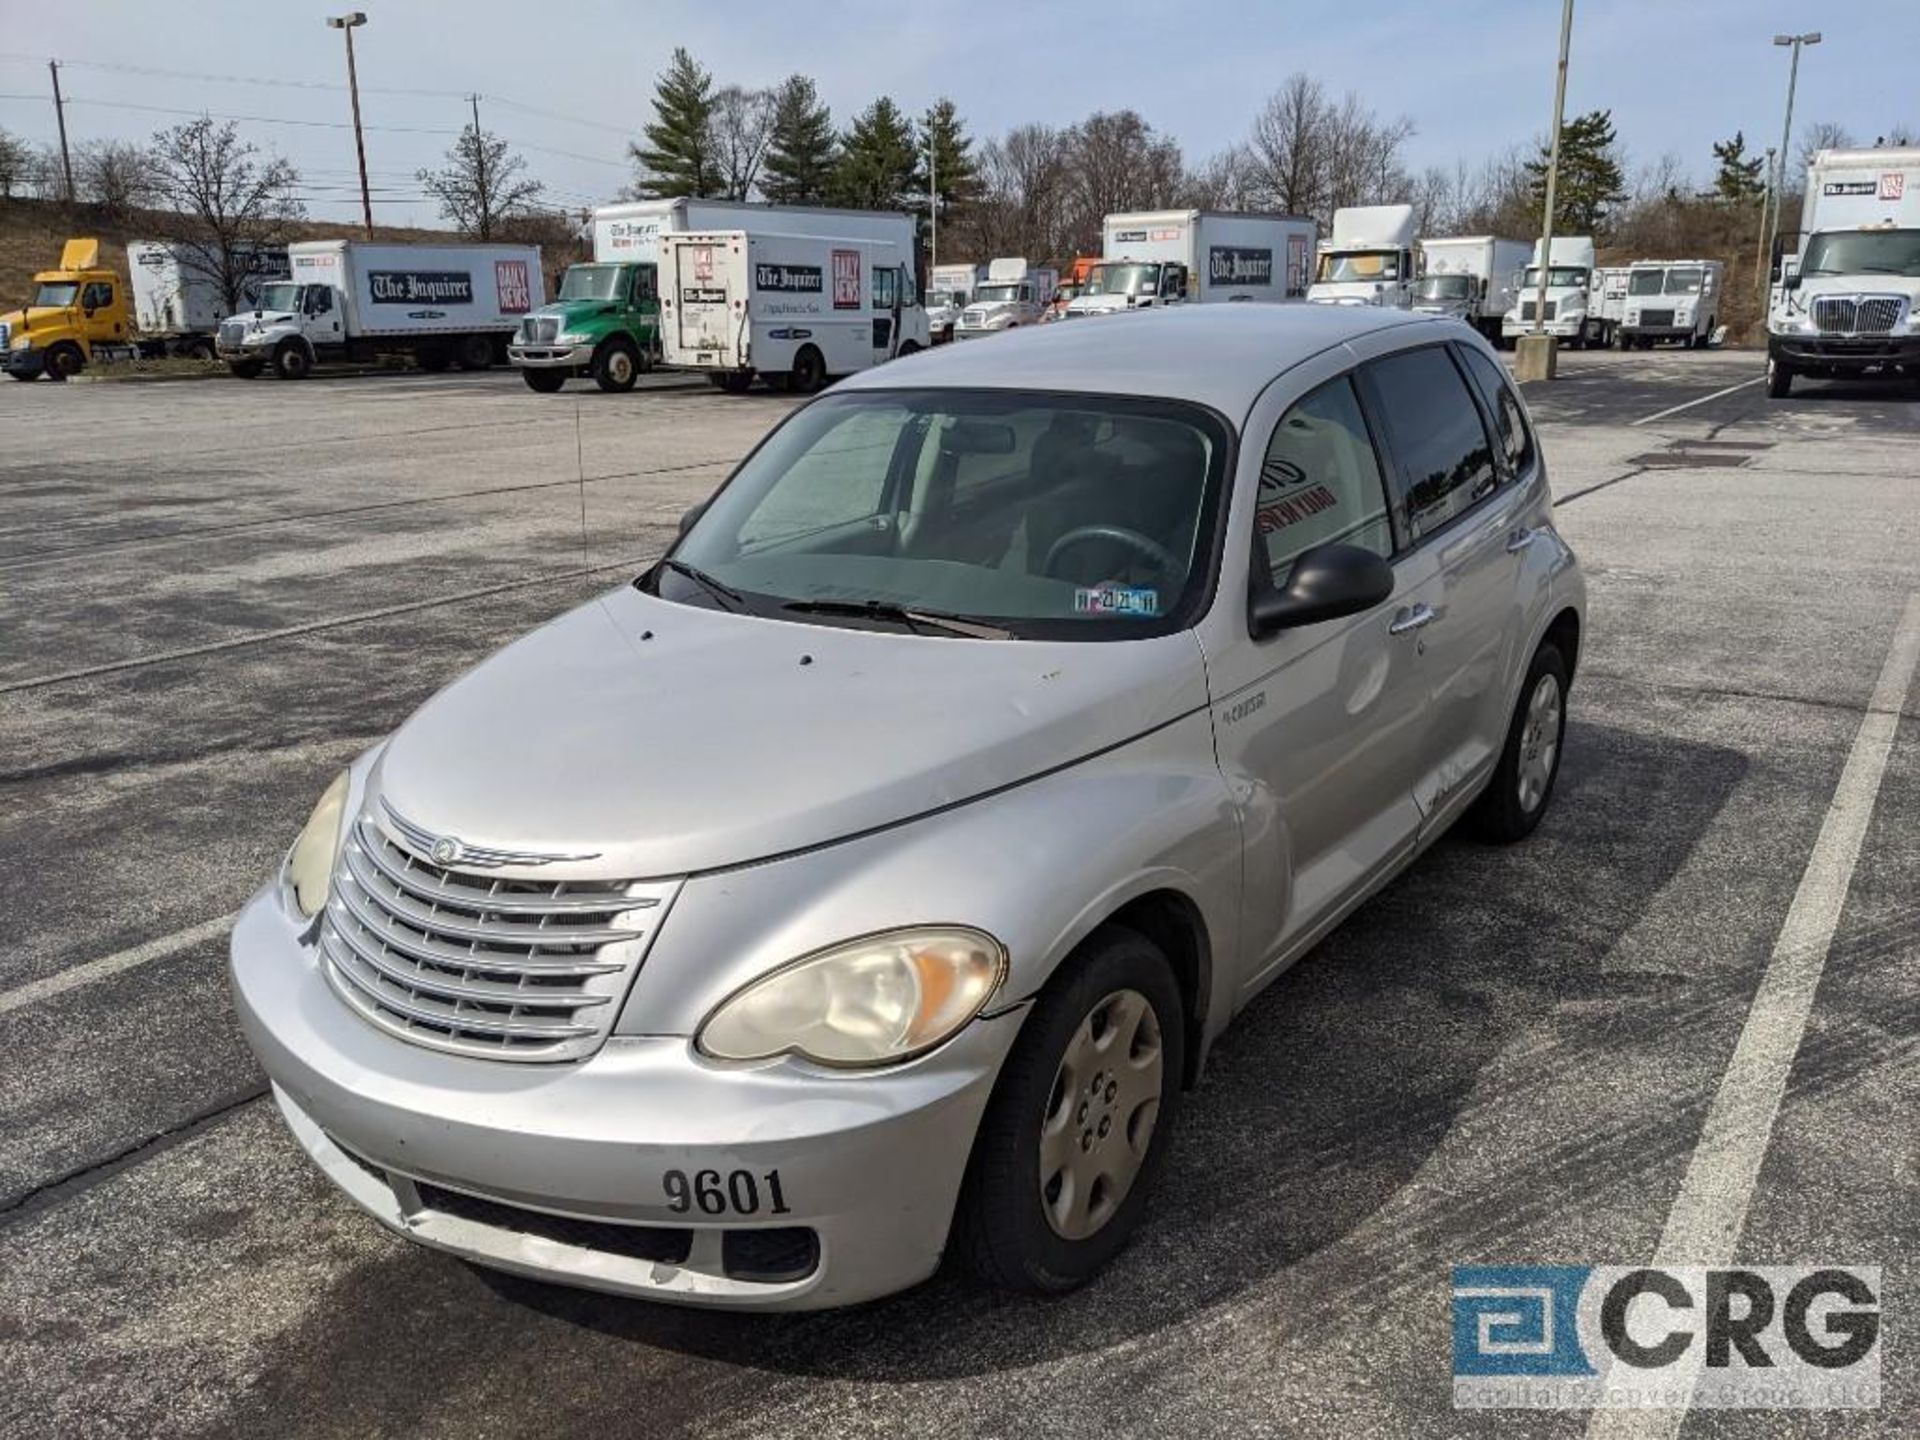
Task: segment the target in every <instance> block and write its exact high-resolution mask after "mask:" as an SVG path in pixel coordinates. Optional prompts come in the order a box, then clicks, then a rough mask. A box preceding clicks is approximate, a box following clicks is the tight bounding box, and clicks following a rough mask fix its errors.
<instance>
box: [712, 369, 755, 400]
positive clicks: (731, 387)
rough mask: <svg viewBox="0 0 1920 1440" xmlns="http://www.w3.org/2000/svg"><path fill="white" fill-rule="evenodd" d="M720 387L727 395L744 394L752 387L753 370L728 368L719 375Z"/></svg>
mask: <svg viewBox="0 0 1920 1440" xmlns="http://www.w3.org/2000/svg"><path fill="white" fill-rule="evenodd" d="M720 388H721V389H722V390H724V391H726V392H727V394H729V395H744V394H746V393H747V391H749V390H751V389H752V388H753V372H752V371H751V370H730V371H728V372H727V373H726V374H725V375H722V376H721V377H720Z"/></svg>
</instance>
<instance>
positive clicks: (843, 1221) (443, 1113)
mask: <svg viewBox="0 0 1920 1440" xmlns="http://www.w3.org/2000/svg"><path fill="white" fill-rule="evenodd" d="M231 978H232V982H233V991H234V1000H235V1009H236V1010H237V1012H238V1014H239V1017H240V1024H241V1028H242V1029H243V1030H244V1032H245V1034H246V1037H247V1041H248V1043H249V1044H250V1045H251V1046H252V1048H253V1050H254V1053H255V1054H256V1055H257V1056H258V1057H259V1059H260V1062H261V1064H262V1065H263V1066H264V1067H265V1068H266V1071H267V1073H268V1075H269V1076H270V1077H271V1079H272V1081H273V1084H274V1090H275V1096H276V1099H277V1100H278V1101H279V1103H280V1107H281V1110H282V1112H283V1114H284V1115H285V1117H286V1119H287V1123H288V1126H289V1128H290V1129H291V1130H292V1131H293V1134H294V1136H295V1138H296V1139H297V1140H299V1142H300V1144H301V1146H302V1147H303V1148H304V1149H305V1150H306V1151H307V1153H308V1154H309V1155H310V1156H311V1157H312V1158H313V1159H314V1161H315V1162H316V1163H317V1164H318V1165H319V1166H320V1168H321V1169H322V1170H323V1171H324V1172H325V1173H326V1174H327V1175H328V1176H329V1177H330V1178H331V1179H332V1180H333V1181H334V1182H335V1184H337V1185H338V1186H339V1187H340V1189H342V1190H343V1191H345V1192H346V1194H347V1195H348V1196H349V1198H351V1199H353V1200H354V1201H355V1202H356V1203H358V1204H359V1205H360V1206H361V1207H362V1208H363V1209H365V1210H366V1211H367V1212H368V1213H370V1214H371V1215H373V1217H374V1218H375V1219H377V1220H379V1221H380V1222H381V1223H382V1224H383V1225H386V1226H387V1227H388V1228H389V1229H392V1230H394V1231H397V1232H398V1233H399V1234H401V1235H404V1236H405V1237H407V1238H408V1239H410V1240H414V1241H417V1242H419V1243H421V1244H423V1245H428V1246H432V1247H434V1248H436V1249H440V1250H447V1251H450V1252H452V1253H454V1254H457V1255H461V1256H464V1257H466V1258H467V1259H470V1260H473V1261H476V1262H478V1263H480V1264H484V1265H489V1266H493V1267H496V1268H499V1269H503V1270H510V1271H515V1272H517V1273H520V1274H524V1275H531V1276H536V1277H539V1278H542V1279H547V1280H554V1281H559V1282H562V1283H567V1284H573V1285H580V1286H585V1287H587V1288H590V1289H597V1290H606V1291H611V1292H614V1293H617V1294H623V1295H633V1296H643V1297H646V1298H650V1299H656V1300H665V1301H672V1302H676V1303H680V1304H688V1305H707V1306H715V1307H728V1308H735V1309H756V1310H799V1309H816V1308H822V1307H826V1306H832V1305H844V1304H851V1303H853V1302H856V1301H860V1300H866V1299H870V1298H873V1297H875V1296H878V1295H884V1294H887V1293H890V1292H892V1291H895V1290H899V1289H903V1288H905V1287H906V1286H909V1285H912V1284H914V1283H916V1282H917V1281H919V1280H922V1279H924V1278H925V1277H926V1276H928V1275H930V1274H932V1273H933V1271H934V1269H935V1268H936V1266H937V1265H938V1264H939V1261H940V1254H941V1251H942V1249H943V1248H944V1246H945V1243H946V1237H947V1229H948V1226H949V1224H950V1222H951V1220H952V1216H953V1208H954V1202H955V1200H956V1198H957V1196H958V1194H959V1189H960V1182H961V1179H962V1177H963V1175H964V1173H965V1170H966V1164H967V1158H968V1154H969V1151H970V1149H971V1147H972V1143H973V1136H974V1133H975V1131H976V1129H977V1128H978V1125H979V1120H980V1115H981V1112H982V1110H983V1109H984V1107H985V1105H986V1101H987V1097H988V1095H989V1094H990V1093H991V1090H992V1087H993V1083H994V1079H995V1077H996V1076H997V1075H998V1073H999V1068H1000V1064H1001V1061H1002V1060H1003V1059H1004V1058H1005V1055H1006V1053H1007V1050H1008V1048H1009V1047H1010V1046H1011V1044H1012V1042H1013V1039H1014V1036H1015V1035H1016V1034H1017V1033H1018V1030H1019V1026H1020V1022H1021V1018H1022V1014H1023V1013H1024V1011H1023V1010H1015V1011H1012V1012H1008V1013H1003V1014H1001V1015H999V1016H997V1017H996V1018H993V1019H987V1020H976V1021H975V1022H974V1023H973V1024H971V1025H969V1026H968V1027H967V1028H966V1029H964V1030H963V1031H961V1032H960V1034H959V1035H957V1036H956V1037H955V1038H954V1039H953V1040H952V1041H950V1042H949V1043H948V1044H947V1045H945V1046H943V1047H941V1048H940V1049H938V1050H936V1051H934V1052H933V1053H932V1054H930V1055H927V1056H925V1057H923V1058H922V1059H920V1060H917V1061H914V1062H912V1063H910V1064H907V1065H903V1066H900V1067H899V1068H897V1069H895V1070H891V1071H888V1072H886V1073H884V1074H868V1075H849V1074H835V1073H832V1072H828V1071H824V1070H821V1069H818V1068H816V1067H812V1066H808V1065H804V1064H801V1063H797V1062H794V1061H792V1060H791V1059H788V1060H781V1061H773V1062H764V1063H760V1064H755V1065H745V1066H739V1065H735V1066H721V1065H716V1064H712V1063H710V1062H707V1061H705V1060H703V1059H702V1058H701V1057H700V1056H699V1055H698V1054H697V1053H696V1052H695V1050H694V1048H693V1046H692V1044H691V1042H690V1041H689V1040H688V1039H687V1038H686V1037H684V1036H670V1035H636V1036H614V1037H613V1038H611V1039H609V1040H608V1041H607V1043H606V1045H605V1046H604V1047H603V1048H602V1049H601V1050H600V1051H599V1052H597V1053H596V1054H594V1055H593V1056H591V1057H590V1058H588V1059H586V1060H583V1061H579V1062H575V1063H568V1064H553V1065H547V1064H529V1063H513V1062H507V1061H493V1060H483V1059H469V1058H466V1057H463V1056H457V1055H450V1054H445V1053H441V1052H438V1051H434V1050H429V1049H426V1048H424V1047H421V1046H417V1045H411V1044H408V1043H407V1042H405V1041H402V1040H398V1039H395V1038H394V1037H392V1036H390V1035H387V1034H385V1033H384V1032H382V1031H380V1030H377V1029H375V1028H374V1027H373V1026H372V1025H369V1024H368V1023H367V1022H366V1021H364V1020H362V1019H361V1018H360V1017H359V1016H358V1015H356V1014H354V1013H353V1012H352V1011H350V1010H349V1009H348V1008H347V1007H346V1006H345V1005H344V1004H343V1003H342V1002H341V1001H340V1000H339V999H338V998H337V997H336V996H335V995H334V994H333V991H332V989H331V988H330V986H329V985H328V983H327V981H326V980H325V978H324V977H323V976H322V975H321V973H320V971H319V969H318V967H317V965H316V963H315V951H314V948H313V946H312V945H311V943H307V942H306V941H304V940H303V938H302V932H301V931H300V930H299V929H298V928H297V927H296V926H295V924H294V921H293V919H292V917H290V916H289V915H288V914H287V912H286V910H285V909H284V908H283V906H282V904H281V902H280V898H279V895H278V892H277V889H276V887H274V886H268V887H267V888H266V889H264V890H262V891H261V892H260V893H259V894H257V895H256V896H255V897H254V898H253V900H252V901H251V902H250V903H249V904H248V906H247V908H246V909H245V910H244V911H243V912H242V914H241V917H240V920H239V923H238V924H237V925H236V926H235V928H234V933H233V943H232V952H231ZM668 1172H678V1174H679V1175H680V1176H682V1177H685V1180H686V1181H687V1182H697V1181H698V1179H699V1178H700V1177H702V1176H710V1177H712V1178H711V1182H710V1183H709V1184H708V1185H707V1186H706V1187H704V1189H705V1193H706V1194H707V1195H708V1196H709V1198H715V1197H718V1198H720V1199H721V1201H722V1203H721V1209H720V1210H719V1211H714V1210H704V1212H703V1209H701V1208H691V1207H689V1208H687V1209H681V1210H676V1209H675V1208H674V1205H673V1199H672V1196H671V1194H670V1193H669V1190H668V1185H669V1181H668V1179H667V1176H668ZM775 1175H777V1177H778V1181H777V1184H778V1191H777V1192H776V1191H775V1190H774V1188H773V1186H774V1184H775V1181H774V1180H773V1179H772V1177H773V1176H775ZM736 1176H745V1177H748V1179H747V1180H738V1181H736V1180H735V1178H734V1177H736ZM749 1181H750V1182H751V1183H750V1184H749ZM736 1185H737V1186H738V1193H737V1194H734V1193H732V1191H733V1187H734V1186H736ZM436 1187H438V1190H437V1192H436ZM448 1192H452V1193H451V1194H449V1193H448ZM749 1193H751V1195H752V1197H753V1200H754V1204H755V1207H756V1208H755V1211H754V1212H753V1213H751V1214H748V1213H743V1212H742V1211H741V1210H739V1209H737V1208H736V1205H737V1203H738V1202H739V1201H741V1200H743V1199H744V1198H746V1197H747V1196H748V1194H749ZM776 1193H777V1194H778V1196H779V1197H780V1203H781V1206H782V1208H780V1209H779V1210H777V1211H776V1210H775V1209H774V1208H773V1197H774V1195H775V1194H776ZM471 1197H477V1198H478V1204H477V1205H476V1204H474V1203H472V1199H471ZM529 1211H531V1212H536V1213H535V1214H533V1215H532V1216H531V1217H528V1216H526V1215H525V1212H529ZM516 1214H518V1216H519V1218H518V1219H516ZM554 1217H566V1218H563V1219H561V1220H560V1221H559V1222H558V1225H557V1226H556V1224H555V1223H551V1222H553V1221H554ZM570 1221H582V1222H586V1223H585V1224H584V1225H573V1224H570ZM632 1227H648V1231H647V1233H646V1235H645V1236H644V1237H643V1238H645V1239H646V1240H647V1241H648V1244H646V1245H640V1246H634V1245H627V1244H604V1243H599V1242H597V1241H596V1240H595V1238H594V1237H595V1236H596V1235H599V1236H605V1235H607V1234H609V1233H611V1234H615V1235H620V1236H629V1235H635V1234H636V1233H637V1232H636V1230H635V1229H634V1228H632ZM748 1230H753V1231H761V1232H773V1231H781V1232H783V1236H795V1235H799V1236H804V1235H805V1233H806V1232H811V1236H812V1237H813V1238H812V1244H813V1246H814V1249H813V1250H812V1251H811V1252H810V1255H811V1268H810V1269H806V1270H805V1272H804V1273H798V1272H797V1271H796V1270H793V1269H791V1268H790V1269H789V1270H788V1271H787V1272H786V1273H782V1274H779V1275H777V1276H774V1277H772V1278H768V1277H767V1276H766V1275H764V1274H760V1273H756V1271H755V1269H754V1267H753V1266H752V1265H745V1266H743V1265H741V1264H739V1263H736V1261H737V1256H736V1255H735V1254H733V1253H732V1252H733V1247H734V1246H735V1244H736V1242H739V1240H740V1235H739V1232H741V1231H748ZM661 1232H665V1233H661ZM729 1234H732V1235H733V1236H734V1239H733V1240H729V1239H728V1238H727V1237H728V1236H729ZM755 1238H756V1239H767V1238H773V1237H771V1235H770V1234H768V1235H762V1236H758V1237H755ZM654 1239H659V1240H661V1241H662V1245H661V1246H651V1242H652V1241H653V1240H654ZM650 1247H651V1249H650ZM636 1249H640V1250H649V1249H650V1254H651V1258H643V1257H641V1256H639V1255H636V1254H635V1253H634V1252H635V1250H636ZM663 1250H664V1251H665V1252H671V1253H670V1255H669V1258H665V1259H663V1258H659V1256H660V1253H662V1251H663ZM741 1250H742V1252H743V1253H744V1252H745V1250H746V1246H745V1245H744V1244H742V1245H741ZM800 1253H801V1254H802V1257H803V1258H802V1261H801V1263H802V1264H805V1263H806V1260H807V1257H808V1254H809V1252H807V1251H806V1249H805V1242H804V1241H803V1243H802V1248H801V1252H800Z"/></svg>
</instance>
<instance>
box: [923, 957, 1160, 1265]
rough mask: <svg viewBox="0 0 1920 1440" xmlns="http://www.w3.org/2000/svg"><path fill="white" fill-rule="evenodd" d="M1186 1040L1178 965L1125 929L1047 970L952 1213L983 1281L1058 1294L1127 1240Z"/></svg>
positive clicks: (1155, 1159)
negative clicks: (1052, 973) (1047, 978)
mask: <svg viewBox="0 0 1920 1440" xmlns="http://www.w3.org/2000/svg"><path fill="white" fill-rule="evenodd" d="M1185 1034H1186V1032H1185V1027H1184V1011H1183V1009H1182V1006H1181V1003H1180V991H1179V987H1178V986H1177V985H1176V984H1175V983H1174V978H1173V971H1172V968H1171V967H1170V966H1169V965H1168V963H1167V958H1166V956H1165V954H1163V953H1162V952H1161V950H1160V948H1159V947H1158V946H1157V945H1155V944H1154V943H1153V942H1152V941H1150V940H1148V939H1147V938H1146V937H1145V936H1143V935H1140V934H1138V933H1137V932H1135V931H1133V930H1129V929H1126V928H1125V927H1123V926H1119V925H1107V926H1103V927H1102V928H1101V929H1099V930H1097V931H1095V932H1094V934H1093V935H1092V936H1091V937H1089V938H1088V940H1087V941H1086V942H1085V943H1084V944H1083V945H1082V946H1081V948H1080V949H1079V950H1078V951H1077V952H1076V953H1075V955H1074V956H1073V957H1072V958H1070V959H1069V960H1068V961H1067V962H1066V964H1065V965H1064V966H1063V967H1062V968H1061V970H1060V972H1059V973H1058V974H1057V975H1055V977H1054V978H1053V980H1052V982H1051V983H1050V984H1049V985H1048V986H1047V989H1046V991H1045V992H1044V993H1043V994H1042V995H1041V997H1040V999H1039V1001H1038V1002H1037V1003H1036V1004H1035V1005H1034V1008H1033V1013H1032V1014H1031V1015H1029V1016H1028V1017H1027V1019H1026V1023H1025V1024H1024V1025H1023V1026H1022V1027H1021V1031H1020V1037H1019V1039H1018V1040H1016V1041H1015V1042H1014V1048H1013V1053H1012V1054H1011V1055H1009V1056H1008V1057H1007V1062H1006V1065H1005V1067H1004V1068H1003V1069H1002V1070H1001V1073H1000V1078H999V1080H998V1082H997V1083H996V1084H995V1086H994V1092H993V1098H992V1099H991V1100H990V1101H989V1102H988V1104H987V1111H986V1115H985V1116H984V1117H983V1118H982V1120H981V1122H980V1131H979V1134H978V1135H977V1136H976V1137H975V1139H974V1144H973V1155H972V1157H971V1159H970V1160H969V1162H968V1167H967V1178H966V1182H965V1184H964V1185H963V1186H962V1189H961V1196H960V1205H959V1210H958V1212H957V1213H956V1215H955V1217H954V1233H955V1238H956V1247H957V1249H958V1252H959V1253H960V1254H961V1255H962V1256H964V1257H965V1260H966V1263H967V1264H968V1265H969V1267H970V1268H971V1269H972V1270H973V1271H974V1272H975V1274H977V1275H978V1276H979V1277H980V1278H981V1279H982V1280H985V1281H986V1282H987V1283H989V1284H992V1285H997V1286H1001V1287H1004V1288H1006V1289H1010V1290H1023V1291H1027V1292H1028V1293H1031V1294H1057V1293H1059V1292H1061V1291H1065V1290H1071V1289H1072V1288H1074V1287H1075V1286H1076V1285H1080V1284H1083V1283H1084V1282H1085V1281H1087V1280H1089V1279H1091V1278H1092V1277H1093V1276H1094V1275H1095V1274H1096V1273H1097V1272H1098V1271H1099V1270H1100V1268H1101V1267H1102V1266H1104V1265H1105V1264H1106V1263H1107V1262H1108V1261H1109V1260H1111V1259H1112V1258H1113V1257H1114V1255H1115V1254H1117V1253H1118V1252H1119V1250H1120V1248H1121V1247H1122V1246H1123V1245H1125V1244H1126V1242H1127V1239H1128V1237H1129V1236H1130V1235H1131V1234H1132V1233H1133V1231H1134V1229H1135V1227H1136V1226H1138V1224H1139V1223H1140V1217H1141V1215H1142V1213H1143V1211H1144V1209H1145V1207H1146V1203H1147V1195H1148V1192H1149V1190H1150V1189H1151V1188H1152V1183H1153V1179H1154V1176H1155V1175H1156V1174H1157V1173H1158V1171H1159V1169H1160V1166H1161V1164H1162V1163H1163V1162H1164V1161H1165V1158H1166V1153H1167V1146H1168V1140H1169V1137H1170V1134H1171V1131H1172V1128H1173V1120H1174V1116H1175V1113H1176V1111H1177V1110H1178V1108H1179V1101H1180V1086H1181V1076H1182V1073H1183V1071H1182V1066H1183V1065H1184V1063H1185V1055H1186V1043H1185Z"/></svg>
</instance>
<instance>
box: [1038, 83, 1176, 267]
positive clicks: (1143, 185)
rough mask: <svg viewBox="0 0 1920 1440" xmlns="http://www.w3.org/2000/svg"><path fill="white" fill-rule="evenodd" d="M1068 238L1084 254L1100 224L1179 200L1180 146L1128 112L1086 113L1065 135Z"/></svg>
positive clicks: (1092, 249) (1096, 241)
mask: <svg viewBox="0 0 1920 1440" xmlns="http://www.w3.org/2000/svg"><path fill="white" fill-rule="evenodd" d="M1066 150H1067V155H1068V166H1067V174H1068V179H1069V190H1068V209H1067V214H1066V221H1067V235H1066V238H1067V239H1068V241H1069V242H1070V244H1071V246H1072V248H1074V249H1076V250H1081V251H1085V252H1087V253H1089V254H1092V253H1097V252H1098V250H1099V246H1100V234H1101V221H1102V219H1103V218H1104V217H1106V216H1108V215H1112V214H1115V213H1116V212H1120V211H1127V210H1159V209H1163V208H1165V207H1166V206H1169V205H1171V204H1173V203H1174V202H1175V201H1176V200H1178V199H1179V198H1180V190H1181V186H1182V184H1183V183H1184V181H1185V179H1186V167H1185V165H1184V164H1183V162H1182V160H1181V156H1180V145H1179V142H1178V141H1176V140H1174V139H1172V138H1170V137H1168V136H1162V135H1156V134H1155V133H1154V130H1153V127H1152V126H1151V125H1149V124H1147V122H1146V121H1145V120H1143V119H1141V118H1140V116H1139V114H1138V113H1137V112H1135V111H1132V110H1120V111H1115V112H1113V113H1110V114H1109V113H1104V112H1103V113H1096V114H1093V115H1089V116H1088V117H1087V118H1086V119H1085V120H1082V121H1081V122H1080V123H1079V124H1078V125H1076V126H1074V127H1073V129H1072V130H1071V131H1069V132H1068V133H1067V138H1066Z"/></svg>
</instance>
